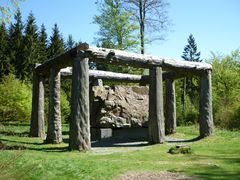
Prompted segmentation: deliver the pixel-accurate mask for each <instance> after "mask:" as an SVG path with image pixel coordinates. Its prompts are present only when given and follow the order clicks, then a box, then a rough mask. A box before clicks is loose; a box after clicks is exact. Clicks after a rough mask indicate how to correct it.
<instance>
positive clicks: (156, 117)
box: [148, 67, 165, 144]
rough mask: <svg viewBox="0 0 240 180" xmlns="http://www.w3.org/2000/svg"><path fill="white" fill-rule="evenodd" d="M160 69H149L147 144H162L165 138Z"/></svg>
mask: <svg viewBox="0 0 240 180" xmlns="http://www.w3.org/2000/svg"><path fill="white" fill-rule="evenodd" d="M163 113H164V112H163V88H162V68H161V67H153V68H152V69H150V85H149V122H148V123H149V124H148V128H149V143H150V144H156V143H163V142H164V138H165V127H164V114H163Z"/></svg>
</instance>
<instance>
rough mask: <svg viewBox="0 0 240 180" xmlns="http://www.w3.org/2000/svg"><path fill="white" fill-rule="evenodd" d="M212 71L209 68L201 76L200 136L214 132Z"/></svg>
mask: <svg viewBox="0 0 240 180" xmlns="http://www.w3.org/2000/svg"><path fill="white" fill-rule="evenodd" d="M211 79H212V78H211V71H210V70H208V71H206V72H205V74H204V75H203V76H202V77H201V92H200V110H199V113H200V137H206V136H210V135H212V134H213V129H214V125H213V115H212V80H211Z"/></svg>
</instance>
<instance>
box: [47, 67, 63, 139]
mask: <svg viewBox="0 0 240 180" xmlns="http://www.w3.org/2000/svg"><path fill="white" fill-rule="evenodd" d="M60 77H61V76H60V72H59V71H58V70H57V69H55V68H51V70H50V77H49V91H50V92H49V106H48V111H49V113H48V132H47V138H46V143H54V144H55V143H56V144H57V143H61V142H62V123H61V106H60Z"/></svg>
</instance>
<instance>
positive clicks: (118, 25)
mask: <svg viewBox="0 0 240 180" xmlns="http://www.w3.org/2000/svg"><path fill="white" fill-rule="evenodd" d="M97 5H98V7H99V11H100V15H96V16H94V23H95V24H98V25H99V27H100V29H99V31H98V33H97V34H98V35H99V37H98V38H97V39H96V41H97V44H98V45H99V46H101V47H105V48H114V49H120V50H130V49H134V48H135V47H136V45H137V44H138V42H137V38H136V36H134V33H135V31H136V30H137V26H136V24H135V23H133V22H132V21H131V19H130V16H131V15H132V13H131V12H126V11H124V9H123V3H122V0H103V1H97Z"/></svg>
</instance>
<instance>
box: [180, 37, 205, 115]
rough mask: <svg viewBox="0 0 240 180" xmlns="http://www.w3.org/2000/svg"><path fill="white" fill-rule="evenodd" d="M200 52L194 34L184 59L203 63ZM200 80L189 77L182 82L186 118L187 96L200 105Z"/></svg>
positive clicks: (182, 99) (187, 46)
mask: <svg viewBox="0 0 240 180" xmlns="http://www.w3.org/2000/svg"><path fill="white" fill-rule="evenodd" d="M200 54H201V53H200V52H198V50H197V44H196V42H195V38H194V37H193V35H192V34H190V35H189V37H188V44H187V45H186V46H185V48H184V51H183V55H182V58H183V59H184V60H185V61H194V62H201V61H202V60H201V59H200ZM198 91H199V79H198V78H193V77H188V78H184V79H183V80H182V93H181V101H182V107H183V108H182V114H183V116H184V113H185V110H186V107H185V106H186V105H185V101H186V95H189V97H190V100H191V103H192V104H193V105H194V104H198V102H197V101H198V97H199V93H198Z"/></svg>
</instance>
